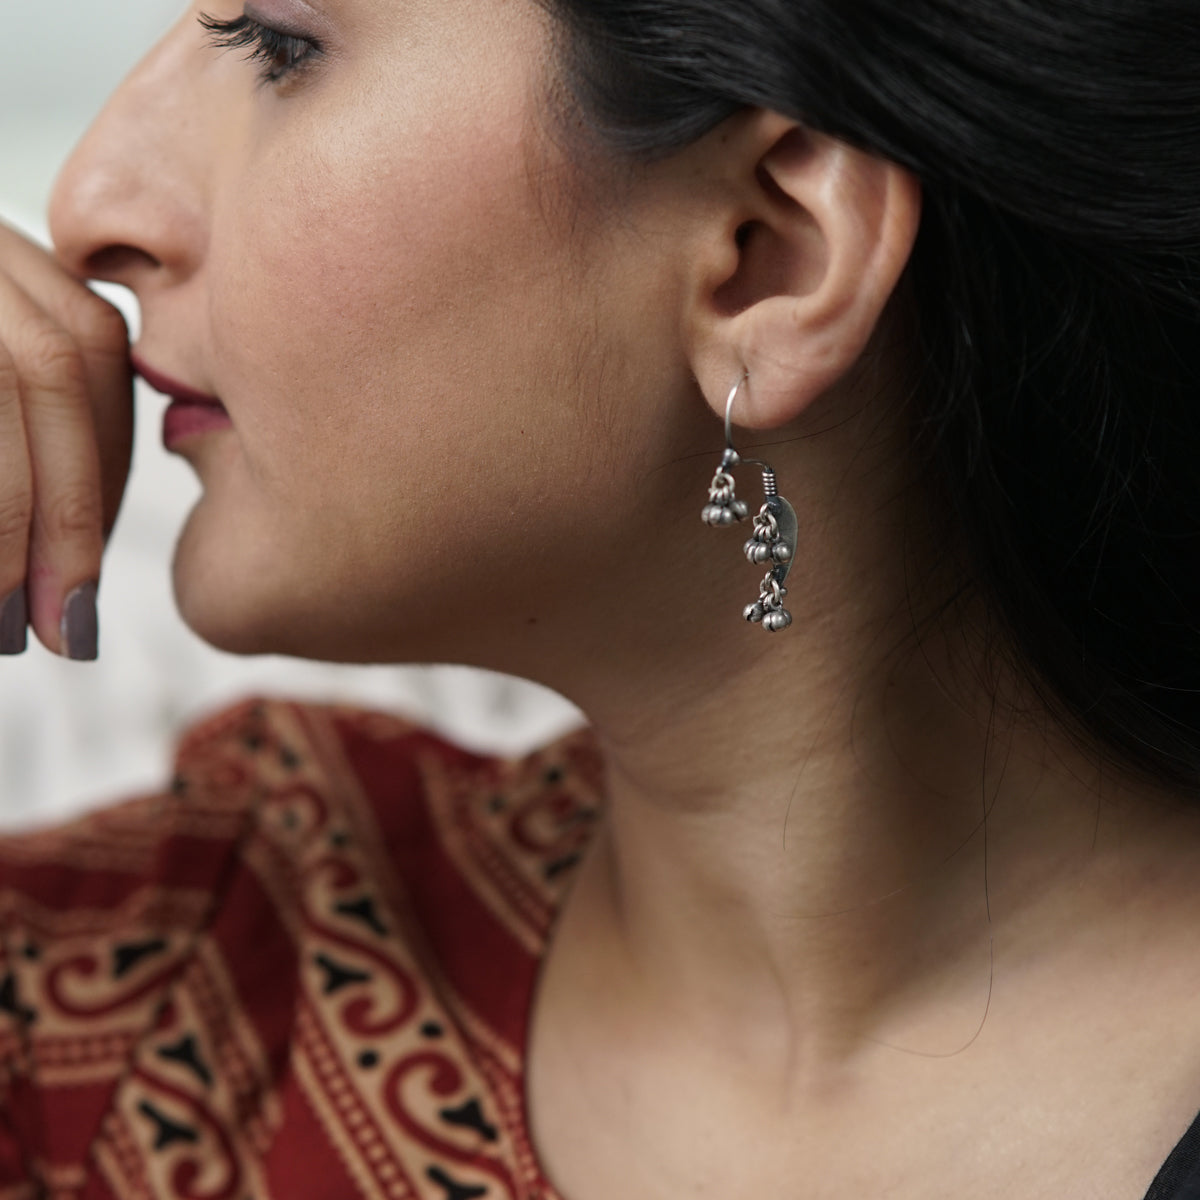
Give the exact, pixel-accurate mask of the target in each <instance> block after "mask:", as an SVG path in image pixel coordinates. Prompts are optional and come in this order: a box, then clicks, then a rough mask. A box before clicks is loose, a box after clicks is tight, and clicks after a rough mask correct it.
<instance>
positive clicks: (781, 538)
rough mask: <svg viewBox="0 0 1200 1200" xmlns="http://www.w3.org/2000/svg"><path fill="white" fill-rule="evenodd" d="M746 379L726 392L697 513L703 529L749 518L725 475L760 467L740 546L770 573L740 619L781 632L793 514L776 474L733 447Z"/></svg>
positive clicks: (787, 617)
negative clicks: (750, 526) (759, 491)
mask: <svg viewBox="0 0 1200 1200" xmlns="http://www.w3.org/2000/svg"><path fill="white" fill-rule="evenodd" d="M749 378H750V377H749V375H748V374H745V375H743V376H742V377H741V379H739V380H738V381H737V383H736V384H735V385H734V387H733V391H731V392H730V393H729V401H728V403H727V404H726V405H725V453H724V455H723V456H722V458H721V464H720V466H718V467H717V472H716V474H715V475H714V476H713V481H712V485H711V486H710V487H709V489H708V504H707V505H705V508H704V511H703V512H702V513H701V514H700V518H701V520H703V521H704V523H705V524H706V525H712V526H714V527H720V526H724V525H733V524H734V523H735V522H737V521H744V520H745V519H746V517H747V516H749V514H750V510H749V508H747V506H746V504H745V502H744V501H741V500H739V499H738V498H737V497H736V496H735V495H734V481H733V476H732V475H731V474H730V471H731V470H732V469H733V468H734V467H737V466H740V465H741V464H742V463H747V464H751V465H754V466H759V467H762V471H763V494H764V495H765V497H766V500H765V502H764V503H763V506H762V508H761V509H759V512H758V515H757V516H756V517H755V518H754V535H753V536H752V537H751V538H750V540H749V541H748V542H747V543H746V544H745V546H744V547H743V550H744V551H745V554H746V558H747V559H748V560H749V561H750V562H752V563H757V564H763V563H770V564H771V569H770V570H769V571H768V572H767V576H766V578H765V579H764V580H763V581H762V583H761V584H760V585H759V589H758V599H757V600H756V601H755V602H754V603H753V604H747V605H746V608H745V610H744V611H743V613H742V615H743V616H744V617H745V618H746V620H747V621H753V622H754V623H756V624H761V625H762V627H763V628H764V629H767V630H769V631H770V632H771V633H777V632H778V631H779V630H781V629H786V628H787V627H788V626H789V625H790V624H791V623H792V614H791V613H789V612H788V610H787V609H786V608H784V607H783V599H784V597H785V596H786V595H787V588H785V587H784V586H783V584H784V580H786V579H787V577H788V572H789V571H790V570H791V569H792V558H793V556H794V555H795V553H796V534H797V530H798V523H797V521H796V512H795V510H794V509H793V508H792V506H791V505H790V504H789V503H788V502H787V501H786V500H785V499H784V498H783V497H782V496H781V495H780V494H779V487H778V484H777V483H776V480H775V472H774V471H773V470H772V469H771V467H770V466H769V465H768V464H767V463H765V462H763V461H762V459H759V458H742V456H741V455H740V454H739V453H738V452H737V451H736V450H735V449H734V448H733V402H734V401H735V400H736V399H737V396H738V392H740V391H741V390H742V385H743V384H744V383H746V382H747V380H748V379H749Z"/></svg>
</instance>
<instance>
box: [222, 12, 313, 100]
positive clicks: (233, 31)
mask: <svg viewBox="0 0 1200 1200" xmlns="http://www.w3.org/2000/svg"><path fill="white" fill-rule="evenodd" d="M200 24H201V26H203V28H204V29H205V30H206V32H207V34H208V41H209V43H210V44H211V45H213V46H217V47H219V48H221V49H223V50H247V51H249V53H248V54H247V55H246V58H247V59H248V60H249V61H250V62H256V63H258V64H259V78H260V79H261V81H262V82H263V83H279V82H280V81H281V80H283V79H284V78H286V77H287V76H289V75H291V74H292V73H293V72H294V71H296V70H298V69H299V68H300V67H302V66H304V65H305V64H306V63H308V62H310V61H311V60H312V59H313V58H315V57H316V56H317V55H319V54H320V53H321V45H320V43H319V42H317V41H315V40H314V39H312V38H305V37H298V36H297V35H296V34H293V33H284V32H283V31H282V30H279V29H272V28H271V27H270V26H268V25H262V24H260V23H259V22H258V21H256V20H254V19H253V17H247V16H245V15H243V16H240V17H237V18H235V19H233V20H229V21H223V20H220V19H218V18H217V17H210V16H208V15H207V14H205V13H202V14H201V15H200Z"/></svg>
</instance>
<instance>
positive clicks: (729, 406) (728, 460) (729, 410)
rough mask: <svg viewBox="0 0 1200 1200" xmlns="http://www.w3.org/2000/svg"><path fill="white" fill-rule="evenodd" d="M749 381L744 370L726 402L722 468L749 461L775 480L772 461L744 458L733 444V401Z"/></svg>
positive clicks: (748, 375) (748, 374)
mask: <svg viewBox="0 0 1200 1200" xmlns="http://www.w3.org/2000/svg"><path fill="white" fill-rule="evenodd" d="M749 382H750V372H749V371H743V372H742V374H741V376H740V377H739V378H738V381H737V383H735V384H734V385H733V390H732V391H731V392H730V393H729V399H728V400H727V401H726V403H725V457H724V458H723V459H722V460H721V466H722V468H726V467H736V466H737V465H738V464H739V463H749V464H750V465H751V466H756V467H762V469H763V470H764V471H766V472H767V474H768V475H770V476H772V481H773V477H774V475H775V472H774V471H773V470H772V469H771V464H770V463H765V462H763V460H762V459H761V458H743V457H742V456H741V455H740V454H739V453H738V452H737V450H736V449H735V448H734V445H733V402H734V401H735V400H736V399H737V398H738V392H740V391H741V390H742V387H743V386H744V385H745V384H747V383H749ZM764 482H765V481H764Z"/></svg>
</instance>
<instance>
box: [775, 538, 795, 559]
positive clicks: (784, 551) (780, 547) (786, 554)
mask: <svg viewBox="0 0 1200 1200" xmlns="http://www.w3.org/2000/svg"><path fill="white" fill-rule="evenodd" d="M771 557H772V558H774V560H775V561H776V562H791V561H792V548H791V546H789V545H788V544H787V542H783V541H779V542H776V543H775V545H774V546H772V547H771Z"/></svg>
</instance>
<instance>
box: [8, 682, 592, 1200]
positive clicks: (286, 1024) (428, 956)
mask: <svg viewBox="0 0 1200 1200" xmlns="http://www.w3.org/2000/svg"><path fill="white" fill-rule="evenodd" d="M601 781H602V771H601V765H600V759H599V756H598V754H597V753H596V748H595V745H594V742H593V738H592V735H591V734H590V733H589V732H588V731H587V730H581V731H577V732H575V733H571V734H568V735H566V736H565V737H563V738H559V739H556V740H555V741H554V742H552V743H551V744H549V745H547V746H545V747H542V748H540V749H538V750H536V751H534V752H533V753H531V754H529V755H524V756H521V757H519V758H502V757H494V756H488V755H484V754H478V753H474V752H472V751H470V750H467V749H465V748H463V747H460V746H458V745H456V744H454V743H453V742H452V741H450V740H449V739H447V738H445V737H443V736H441V735H439V734H438V733H436V732H435V731H433V730H431V729H429V728H427V727H425V726H422V725H420V724H417V723H414V722H412V721H408V720H405V719H404V718H400V717H394V716H388V715H384V714H379V713H369V712H363V711H359V710H355V709H350V708H343V707H319V706H313V705H302V704H293V703H288V702H282V701H275V700H254V701H249V702H247V703H244V704H241V705H238V706H237V707H235V708H232V709H228V710H226V711H224V712H221V713H218V714H216V715H215V716H212V717H210V718H208V719H206V720H204V721H201V722H199V723H198V724H196V725H195V726H193V727H192V728H191V729H189V730H188V732H187V733H186V734H185V736H184V737H183V739H182V741H181V742H180V745H179V751H178V755H177V758H176V763H175V774H174V778H173V779H172V781H171V783H170V786H168V787H167V788H166V789H164V791H163V792H162V793H161V794H157V795H153V796H148V797H143V798H140V799H137V800H132V801H128V802H126V803H124V804H121V805H118V806H116V807H114V808H112V809H109V810H107V811H101V812H96V813H92V814H89V815H88V816H86V817H84V818H81V819H79V820H76V821H74V822H71V823H70V824H68V825H63V826H60V827H58V828H54V829H48V830H42V831H37V832H33V833H26V834H20V835H16V836H7V837H4V838H0V1108H3V1109H7V1110H9V1111H12V1112H18V1111H20V1112H25V1113H27V1114H28V1121H27V1122H26V1121H25V1119H24V1118H22V1119H21V1122H19V1124H20V1125H21V1127H20V1128H17V1129H14V1130H11V1131H9V1132H7V1133H3V1134H0V1162H3V1161H4V1160H5V1154H6V1153H16V1152H17V1151H16V1149H15V1148H16V1147H20V1148H21V1153H24V1154H26V1155H28V1154H33V1155H34V1156H35V1157H36V1155H37V1153H38V1152H40V1151H41V1150H42V1149H43V1148H44V1140H43V1139H44V1137H45V1134H46V1130H47V1129H48V1128H51V1127H53V1128H56V1129H59V1130H61V1131H62V1133H63V1136H67V1134H68V1132H69V1135H70V1137H71V1138H75V1139H80V1138H81V1139H83V1140H82V1141H81V1142H80V1149H81V1151H82V1150H83V1149H85V1148H86V1149H87V1150H88V1151H89V1152H92V1151H94V1152H95V1153H93V1158H94V1159H96V1161H100V1159H101V1158H104V1155H102V1154H101V1153H100V1150H99V1147H100V1145H101V1144H102V1145H103V1146H104V1147H106V1148H107V1149H106V1151H105V1153H107V1150H108V1149H112V1154H111V1155H109V1156H108V1158H105V1162H107V1163H108V1165H107V1166H106V1168H105V1169H106V1170H108V1171H111V1172H116V1173H117V1175H120V1172H121V1170H123V1169H124V1168H123V1166H122V1165H121V1164H122V1163H123V1162H124V1161H125V1159H123V1158H122V1155H120V1154H117V1153H116V1150H115V1149H113V1147H117V1146H118V1145H119V1146H123V1147H125V1148H126V1150H129V1148H131V1147H135V1146H136V1147H140V1150H138V1152H137V1154H133V1153H132V1150H129V1154H132V1157H129V1155H128V1154H127V1155H126V1157H129V1162H130V1163H136V1162H145V1163H155V1164H159V1165H160V1166H161V1167H162V1169H165V1164H166V1160H167V1158H171V1160H172V1161H174V1159H175V1158H180V1159H181V1161H182V1159H183V1158H186V1157H187V1156H188V1155H189V1154H191V1153H193V1152H194V1150H195V1147H196V1146H198V1145H200V1143H202V1142H203V1143H204V1144H205V1145H207V1144H208V1142H209V1141H211V1142H212V1147H211V1153H212V1154H213V1155H215V1156H217V1157H223V1156H227V1155H228V1154H229V1153H230V1150H229V1147H230V1146H233V1145H235V1144H236V1145H237V1146H242V1143H243V1142H244V1143H245V1145H244V1147H243V1148H242V1149H239V1150H238V1155H239V1156H240V1155H242V1154H243V1153H244V1154H245V1155H248V1156H249V1157H248V1158H246V1160H245V1161H246V1162H247V1163H249V1162H252V1161H255V1162H256V1161H257V1158H256V1156H257V1154H258V1152H259V1149H262V1148H264V1147H266V1146H267V1145H270V1144H272V1143H274V1142H275V1140H276V1135H277V1134H278V1133H279V1129H280V1123H281V1121H283V1119H284V1118H283V1114H284V1113H285V1112H287V1113H290V1114H291V1115H290V1116H289V1117H288V1118H287V1121H286V1122H285V1123H286V1124H287V1126H288V1130H289V1132H288V1134H287V1136H288V1137H296V1138H298V1139H300V1140H302V1141H304V1144H305V1153H306V1154H308V1155H309V1160H310V1161H311V1162H312V1163H317V1162H320V1163H327V1166H328V1170H329V1172H330V1173H331V1174H330V1178H331V1179H332V1178H337V1179H339V1181H340V1179H341V1177H340V1176H339V1175H338V1174H337V1172H338V1171H340V1170H342V1169H343V1167H342V1166H339V1164H340V1163H341V1162H342V1152H340V1151H339V1152H335V1150H334V1149H333V1148H332V1147H334V1146H335V1145H340V1146H342V1147H343V1151H345V1152H349V1151H346V1149H345V1148H346V1147H348V1146H353V1147H354V1149H353V1155H354V1157H355V1161H356V1162H357V1161H358V1159H359V1157H361V1155H360V1154H359V1151H361V1154H362V1155H365V1156H366V1157H365V1158H363V1159H362V1162H363V1163H368V1162H374V1161H375V1158H377V1157H378V1155H379V1154H380V1153H382V1150H381V1149H380V1146H378V1145H373V1146H366V1145H365V1144H364V1145H363V1146H361V1147H360V1146H358V1145H357V1142H356V1141H355V1140H354V1139H356V1138H360V1137H361V1136H365V1133H364V1130H367V1126H366V1125H364V1123H363V1122H364V1121H365V1120H366V1117H365V1116H364V1114H363V1112H360V1111H359V1110H360V1109H361V1108H362V1107H363V1105H364V1104H365V1103H366V1099H365V1097H367V1096H374V1095H375V1092H374V1090H373V1088H374V1086H375V1085H374V1084H373V1083H372V1081H373V1080H376V1079H378V1080H379V1081H380V1082H381V1083H383V1082H386V1088H385V1090H386V1099H387V1104H388V1105H389V1106H390V1108H389V1112H390V1115H389V1116H388V1117H387V1120H386V1121H385V1122H384V1124H385V1125H386V1127H387V1128H388V1129H389V1130H390V1132H389V1133H388V1135H387V1138H386V1140H387V1143H388V1149H387V1153H388V1155H389V1156H392V1157H394V1159H395V1165H394V1169H395V1170H397V1171H400V1172H401V1174H403V1175H405V1176H406V1177H409V1178H412V1179H416V1178H418V1177H421V1176H423V1175H424V1174H425V1173H426V1171H427V1169H432V1168H429V1166H428V1155H429V1154H430V1152H431V1151H430V1147H431V1146H434V1145H436V1146H437V1147H439V1151H438V1153H439V1155H440V1156H442V1161H446V1157H445V1156H449V1157H450V1158H452V1159H454V1161H461V1162H474V1161H475V1160H476V1159H477V1158H479V1155H478V1153H477V1152H476V1150H475V1149H472V1147H473V1146H474V1145H475V1142H476V1141H477V1139H478V1137H479V1136H480V1135H479V1130H480V1129H482V1130H483V1131H484V1132H485V1133H486V1134H487V1137H488V1144H489V1146H491V1147H492V1150H491V1151H489V1155H494V1159H495V1161H494V1162H493V1161H492V1158H491V1157H489V1159H488V1161H489V1163H490V1164H491V1165H489V1166H488V1168H487V1169H488V1171H490V1172H491V1173H493V1174H494V1175H495V1177H496V1178H500V1177H501V1176H503V1177H504V1178H507V1177H508V1175H509V1174H510V1173H512V1172H519V1171H522V1170H525V1169H527V1167H528V1164H527V1162H526V1159H527V1157H528V1155H527V1152H526V1149H525V1148H524V1142H523V1141H522V1134H521V1131H520V1130H521V1126H520V1120H519V1118H518V1117H517V1116H514V1114H517V1113H518V1112H519V1109H520V1097H521V1090H520V1083H519V1077H520V1071H521V1064H522V1061H523V1054H524V1039H525V1032H526V1028H527V1015H528V1008H529V1003H530V997H531V994H532V988H533V986H534V982H535V978H536V972H537V968H538V964H539V961H540V956H541V953H542V951H543V948H544V946H545V944H546V940H547V937H548V933H549V930H550V926H551V922H552V920H553V917H554V914H555V911H556V907H557V905H558V902H559V900H560V898H561V896H562V894H563V892H564V890H565V888H566V886H567V881H568V880H569V878H570V876H571V867H572V866H573V865H574V862H575V860H576V859H577V857H578V855H579V854H580V852H581V850H582V848H583V846H584V844H585V843H586V841H587V839H588V836H589V833H590V830H591V829H592V828H593V826H594V823H595V818H596V817H597V816H598V814H599V812H600V798H601V794H602V788H601ZM21 1046H29V1047H31V1048H32V1049H31V1052H32V1053H33V1055H34V1059H36V1061H37V1063H38V1064H40V1065H38V1066H36V1067H34V1066H31V1065H30V1064H29V1063H26V1062H25V1060H24V1059H21V1060H20V1061H18V1058H17V1057H13V1055H17V1054H18V1050H19V1048H20V1047H21ZM51 1059H53V1061H51ZM5 1064H8V1065H7V1066H6V1065H5ZM47 1064H49V1065H47ZM435 1066H436V1068H437V1072H440V1073H435V1074H434V1075H433V1076H432V1077H430V1078H429V1079H426V1078H425V1073H428V1071H429V1070H432V1069H433V1068H434V1067H435ZM418 1083H419V1085H420V1086H419V1087H418ZM426 1085H427V1086H428V1087H429V1088H432V1089H433V1090H432V1091H431V1092H430V1093H429V1098H428V1099H423V1098H422V1097H424V1096H425V1088H426ZM414 1087H417V1091H416V1092H415V1093H413V1094H412V1095H410V1094H409V1093H410V1092H412V1089H413V1088H414ZM22 1096H24V1097H25V1099H26V1100H29V1101H31V1102H30V1103H28V1104H26V1103H24V1102H23V1101H21V1097H22ZM34 1098H36V1102H33V1101H34ZM372 1103H373V1101H372ZM296 1106H299V1107H296ZM293 1108H295V1109H296V1111H293ZM343 1110H344V1111H343ZM426 1110H428V1111H426ZM300 1111H303V1112H304V1113H309V1114H311V1113H314V1112H319V1113H320V1114H321V1125H322V1127H323V1129H324V1132H321V1133H316V1132H314V1133H313V1135H312V1136H311V1137H310V1136H309V1135H307V1134H305V1132H304V1131H305V1129H307V1128H308V1126H307V1125H306V1124H305V1121H304V1120H299V1119H298V1118H296V1112H300ZM477 1112H484V1113H486V1114H488V1115H487V1119H486V1120H483V1118H480V1121H479V1122H476V1123H475V1124H472V1125H470V1127H468V1126H466V1125H462V1120H465V1119H466V1117H465V1116H464V1117H461V1118H460V1114H466V1116H471V1115H472V1114H475V1113H477ZM197 1113H203V1114H204V1119H203V1121H200V1120H198V1119H195V1114H197ZM106 1114H107V1116H106ZM306 1119H307V1118H306ZM374 1119H375V1118H374V1117H373V1118H372V1120H374ZM476 1125H478V1128H476ZM460 1126H461V1127H460ZM368 1131H369V1130H368ZM185 1134H186V1136H185ZM91 1137H95V1138H98V1141H97V1143H96V1145H95V1146H92V1145H90V1144H89V1142H88V1139H89V1138H91ZM173 1138H175V1139H178V1141H177V1144H176V1143H175V1142H172V1141H171V1139H173ZM14 1139H15V1140H14ZM347 1139H349V1140H347ZM472 1139H475V1141H473V1140H472ZM110 1143H111V1145H110ZM460 1143H461V1145H460ZM168 1145H170V1151H169V1153H165V1152H164V1151H163V1147H164V1146H168ZM297 1145H299V1141H298V1142H297ZM255 1147H258V1149H254V1148H255ZM206 1152H207V1151H206ZM122 1153H123V1154H125V1151H122ZM139 1155H140V1157H139ZM462 1155H465V1156H466V1157H465V1158H462V1157H460V1156H462ZM410 1160H411V1161H410ZM390 1161H391V1158H389V1162H390ZM435 1161H437V1160H436V1159H435ZM479 1161H480V1162H482V1159H480V1160H479ZM130 1169H131V1170H132V1169H133V1168H132V1167H131V1168H130ZM156 1169H157V1168H156ZM315 1169H316V1168H314V1170H315ZM364 1169H365V1168H364ZM0 1173H2V1171H0ZM318 1174H319V1172H318ZM118 1182H122V1181H121V1180H118ZM126 1182H128V1181H126ZM122 1186H123V1183H122ZM117 1194H123V1193H122V1192H121V1190H120V1187H118V1188H117ZM422 1194H423V1193H422ZM514 1194H516V1192H515V1191H514Z"/></svg>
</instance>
